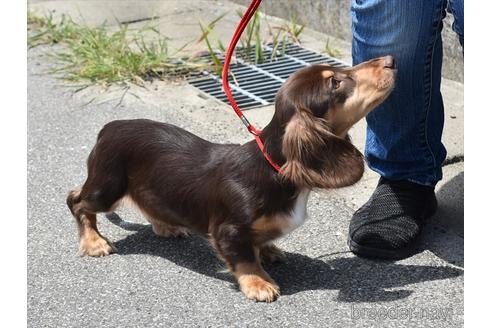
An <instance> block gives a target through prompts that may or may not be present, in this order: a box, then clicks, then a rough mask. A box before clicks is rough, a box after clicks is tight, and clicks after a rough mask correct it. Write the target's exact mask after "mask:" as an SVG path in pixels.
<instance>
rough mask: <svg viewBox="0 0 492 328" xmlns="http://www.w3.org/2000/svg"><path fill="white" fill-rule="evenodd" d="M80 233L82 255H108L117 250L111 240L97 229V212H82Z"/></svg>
mask: <svg viewBox="0 0 492 328" xmlns="http://www.w3.org/2000/svg"><path fill="white" fill-rule="evenodd" d="M79 233H80V241H79V255H80V256H84V255H89V256H96V257H97V256H106V255H109V254H111V253H114V252H115V251H116V248H115V247H114V246H113V245H112V244H111V242H110V241H109V240H107V239H106V238H105V237H103V236H102V235H101V234H100V233H99V231H98V230H97V225H96V215H95V214H82V215H81V216H80V218H79Z"/></svg>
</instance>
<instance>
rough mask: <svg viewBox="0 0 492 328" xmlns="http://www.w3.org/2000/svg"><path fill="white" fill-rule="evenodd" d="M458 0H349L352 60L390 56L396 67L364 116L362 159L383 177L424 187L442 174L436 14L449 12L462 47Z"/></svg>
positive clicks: (439, 43)
mask: <svg viewBox="0 0 492 328" xmlns="http://www.w3.org/2000/svg"><path fill="white" fill-rule="evenodd" d="M463 1H464V0H449V2H448V1H447V0H386V1H385V0H352V8H351V14H352V32H353V41H352V59H353V63H354V65H355V64H358V63H360V62H363V61H365V60H368V59H371V58H374V57H379V56H382V55H393V56H394V57H395V59H396V67H397V69H398V75H397V79H396V86H395V89H394V91H393V93H392V94H391V95H390V97H389V98H388V99H387V100H386V101H385V102H384V103H383V104H381V105H380V106H378V107H377V108H376V109H375V110H374V111H372V112H371V113H370V114H369V115H368V116H367V138H366V149H365V155H366V159H367V163H368V165H369V167H370V168H371V169H373V170H374V171H376V172H378V173H379V174H380V175H382V176H384V177H385V178H388V179H390V180H409V181H412V182H416V183H419V184H423V185H428V186H434V185H435V184H436V183H437V182H438V181H439V180H441V179H442V164H443V162H444V159H445V158H446V149H445V148H444V145H443V144H442V142H441V136H442V129H443V125H444V107H443V102H442V96H441V91H440V86H441V66H442V40H441V30H442V19H443V18H444V17H445V15H446V8H447V9H448V11H450V12H451V13H453V15H454V24H453V29H454V30H455V32H457V34H458V37H459V40H460V43H461V45H462V46H463V42H464V41H463V40H464V22H463Z"/></svg>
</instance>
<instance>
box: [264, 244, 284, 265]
mask: <svg viewBox="0 0 492 328" xmlns="http://www.w3.org/2000/svg"><path fill="white" fill-rule="evenodd" d="M284 259H285V254H284V252H283V251H282V250H281V249H280V248H278V247H277V246H275V245H274V244H266V245H263V246H261V247H260V260H261V263H275V262H281V261H283V260H284Z"/></svg>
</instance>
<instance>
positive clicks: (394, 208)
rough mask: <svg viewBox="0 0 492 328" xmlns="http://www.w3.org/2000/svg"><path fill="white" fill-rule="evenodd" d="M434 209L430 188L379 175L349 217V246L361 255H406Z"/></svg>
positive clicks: (434, 203)
mask: <svg viewBox="0 0 492 328" xmlns="http://www.w3.org/2000/svg"><path fill="white" fill-rule="evenodd" d="M436 210H437V199H436V195H435V193H434V188H433V187H428V186H423V185H419V184H417V183H413V182H410V181H406V180H400V181H391V180H388V179H386V178H383V177H381V179H379V183H378V185H377V187H376V190H375V191H374V193H373V194H372V196H371V198H370V199H369V201H367V203H365V204H364V205H363V206H362V207H361V208H360V209H358V210H357V211H356V212H355V213H354V215H353V216H352V220H351V221H350V228H349V240H348V245H349V248H350V250H351V251H352V252H353V253H354V254H356V255H359V256H362V257H372V258H380V259H392V260H397V259H403V258H406V257H409V256H411V255H413V254H414V253H415V251H416V248H417V247H416V246H417V244H418V237H419V236H420V234H421V232H422V228H423V226H424V224H425V222H426V221H427V219H428V218H429V217H431V216H432V215H434V213H435V212H436Z"/></svg>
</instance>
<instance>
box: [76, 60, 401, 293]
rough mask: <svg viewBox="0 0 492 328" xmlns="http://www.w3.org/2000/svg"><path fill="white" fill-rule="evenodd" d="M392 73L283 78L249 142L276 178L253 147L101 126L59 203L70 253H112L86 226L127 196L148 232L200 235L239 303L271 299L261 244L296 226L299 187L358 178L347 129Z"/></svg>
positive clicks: (301, 213) (309, 73)
mask: <svg viewBox="0 0 492 328" xmlns="http://www.w3.org/2000/svg"><path fill="white" fill-rule="evenodd" d="M395 73H396V71H395V64H394V60H393V58H392V57H391V56H386V57H382V58H378V59H374V60H371V61H368V62H365V63H362V64H360V65H357V66H355V67H353V68H350V69H335V68H332V67H330V66H326V65H314V66H310V67H307V68H303V69H301V70H299V71H297V72H296V73H294V74H293V75H292V76H291V77H290V78H289V79H288V81H287V82H286V83H285V84H284V85H283V86H282V88H281V89H280V90H279V92H278V94H277V97H276V101H275V114H274V116H273V118H272V120H271V122H270V123H269V124H268V125H267V126H266V127H265V129H264V130H263V133H262V134H261V138H262V140H263V141H264V143H265V147H266V152H267V153H268V154H269V155H270V157H271V158H272V159H273V160H274V161H275V162H276V163H278V164H279V165H281V166H282V169H283V171H284V174H283V175H280V174H279V173H277V172H276V171H275V170H274V169H273V168H272V167H271V166H270V165H269V163H268V162H267V161H266V160H265V158H264V157H263V155H262V153H261V152H260V150H259V149H258V147H257V145H256V143H255V141H250V142H248V143H246V144H244V145H231V144H214V143H210V142H208V141H206V140H203V139H201V138H199V137H197V136H195V135H193V134H191V133H189V132H187V131H185V130H183V129H181V128H178V127H176V126H173V125H169V124H165V123H158V122H153V121H149V120H128V121H113V122H111V123H108V124H107V125H106V126H105V127H104V128H103V129H102V130H101V132H100V133H99V136H98V138H97V143H96V145H95V147H94V149H93V150H92V152H91V153H90V155H89V159H88V161H87V166H88V177H87V180H86V182H85V183H84V185H83V186H82V188H81V189H77V190H73V191H71V192H70V194H69V196H68V198H67V204H68V207H69V208H70V210H71V212H72V214H73V215H74V216H75V218H76V221H77V224H78V228H79V235H80V252H81V253H82V254H87V255H90V256H104V255H108V254H109V253H111V252H113V251H114V248H113V246H112V245H111V243H110V242H109V241H108V240H107V239H106V238H105V237H103V236H102V235H101V234H100V233H99V232H98V230H97V225H96V214H97V213H99V212H111V211H113V210H114V209H115V208H116V207H117V205H118V204H119V202H120V201H121V200H122V199H123V198H124V197H128V198H131V200H132V201H133V202H134V203H135V204H136V205H137V206H138V207H139V208H140V210H141V211H142V212H143V213H144V214H145V216H146V217H147V218H148V219H149V221H150V223H151V224H152V228H153V231H154V232H155V233H156V234H158V235H162V236H171V235H173V236H175V235H179V234H183V233H188V232H194V233H198V234H200V235H202V236H205V237H206V238H210V239H211V241H212V244H213V245H214V247H215V249H216V251H217V253H218V255H219V256H220V257H221V258H222V259H223V260H224V261H225V263H226V264H227V266H228V268H229V270H230V271H231V272H232V273H233V274H234V276H235V277H236V278H237V281H238V282H239V285H240V289H241V291H242V292H243V293H244V294H245V295H246V296H247V297H248V298H251V299H255V300H257V301H266V302H271V301H274V300H275V299H276V298H277V296H278V295H279V287H278V286H277V285H276V284H275V282H274V281H273V280H272V279H271V278H270V276H269V275H268V274H267V273H266V272H265V271H264V270H263V268H262V265H261V262H262V261H273V260H275V259H277V258H278V256H280V255H281V252H280V250H279V249H277V248H276V247H275V246H274V245H273V244H272V241H273V240H274V239H276V238H278V237H280V236H282V235H284V234H286V233H288V232H290V231H292V230H293V229H295V228H296V227H298V226H299V225H300V224H302V222H303V220H304V217H305V214H306V203H307V199H308V195H309V192H310V190H311V189H313V188H338V187H344V186H348V185H351V184H354V183H355V182H357V181H358V180H359V179H360V178H361V176H362V173H363V170H364V159H363V156H362V154H361V153H360V152H359V151H358V150H357V149H356V148H355V147H354V146H353V145H352V144H351V143H350V140H349V137H348V135H347V132H348V130H349V129H350V127H352V126H353V125H354V124H355V123H356V122H357V121H359V120H360V119H361V118H363V117H364V116H365V115H366V114H367V113H368V112H369V111H371V110H372V109H373V108H374V107H375V106H377V105H378V104H380V103H381V102H382V101H383V100H384V99H385V98H386V97H387V96H388V95H389V93H390V92H391V90H392V88H393V85H394V81H395Z"/></svg>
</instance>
